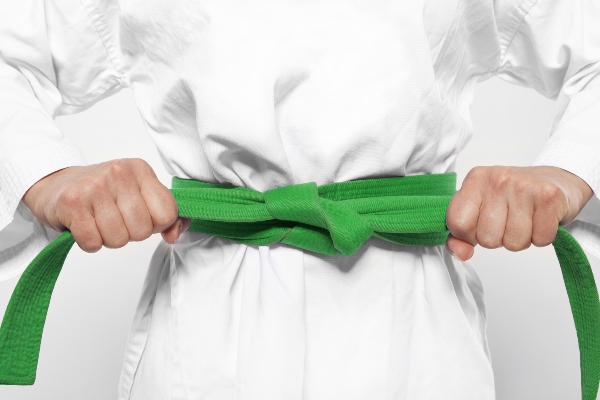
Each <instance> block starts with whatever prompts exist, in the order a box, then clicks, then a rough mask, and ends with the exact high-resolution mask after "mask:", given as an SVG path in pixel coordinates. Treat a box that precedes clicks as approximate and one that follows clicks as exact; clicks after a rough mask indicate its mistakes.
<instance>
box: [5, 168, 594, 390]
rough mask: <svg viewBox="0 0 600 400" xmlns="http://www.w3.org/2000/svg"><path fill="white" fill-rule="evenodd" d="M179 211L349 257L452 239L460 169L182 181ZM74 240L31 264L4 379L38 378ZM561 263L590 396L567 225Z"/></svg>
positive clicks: (590, 358) (579, 264)
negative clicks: (328, 178) (385, 245)
mask: <svg viewBox="0 0 600 400" xmlns="http://www.w3.org/2000/svg"><path fill="white" fill-rule="evenodd" d="M171 191H172V193H173V195H174V197H175V199H176V201H177V205H178V208H179V216H181V217H186V218H191V220H192V222H191V226H190V230H192V231H196V232H203V233H207V234H210V235H215V236H220V237H224V238H227V239H230V240H233V241H235V242H238V243H245V244H249V245H268V244H271V243H275V242H280V243H285V244H288V245H291V246H295V247H299V248H302V249H305V250H309V251H313V252H316V253H321V254H326V255H330V256H337V255H344V256H347V255H350V254H352V253H354V252H355V251H356V250H357V249H358V248H359V247H360V246H361V245H362V244H363V243H364V242H365V241H366V240H367V239H369V238H370V237H371V236H374V237H378V238H380V239H383V240H387V241H390V242H394V243H397V244H401V245H406V246H435V245H443V244H445V243H446V238H447V236H448V234H449V233H450V232H449V230H448V229H447V227H446V210H447V207H448V204H449V203H450V199H451V198H452V196H453V194H454V193H455V192H456V173H454V172H451V173H447V174H429V175H414V176H405V177H392V178H378V179H365V180H357V181H347V182H339V183H330V184H326V185H322V186H317V185H316V183H314V182H309V183H302V184H298V185H289V186H283V187H278V188H275V189H271V190H267V191H266V192H264V193H262V192H259V191H256V190H252V189H248V188H243V187H235V186H230V185H222V184H212V183H205V182H199V181H194V180H185V179H179V178H177V177H174V178H173V181H172V189H171ZM74 243H75V241H74V239H73V236H72V235H71V233H70V232H69V231H68V230H67V231H64V232H63V233H62V234H60V235H59V236H58V237H57V238H56V239H55V240H54V241H52V242H51V243H50V244H49V245H48V246H46V247H45V248H44V249H43V250H42V251H41V252H40V254H38V255H37V257H36V258H35V259H34V260H33V261H32V262H31V264H30V265H29V266H28V267H27V269H26V270H25V272H24V273H23V275H22V276H21V279H20V280H19V282H18V284H17V286H16V288H15V290H14V292H13V294H12V297H11V299H10V302H9V304H8V307H7V310H6V314H5V315H4V320H3V321H2V326H1V327H0V384H8V385H31V384H33V383H34V381H35V375H36V369H37V362H38V357H39V350H40V343H41V339H42V331H43V329H44V322H45V320H46V314H47V311H48V305H49V303H50V297H51V295H52V289H53V288H54V284H55V282H56V279H57V278H58V275H59V273H60V270H61V269H62V266H63V264H64V261H65V258H66V257H67V254H68V253H69V250H70V249H71V247H72V246H73V244H74ZM552 245H553V246H554V250H555V252H556V256H557V257H558V261H559V263H560V267H561V270H562V274H563V278H564V281H565V286H566V289H567V294H568V296H569V302H570V303H571V310H572V312H573V319H574V321H575V328H576V330H577V339H578V342H579V353H580V366H581V389H582V398H583V399H584V400H595V399H596V394H597V392H598V382H599V381H600V303H599V301H598V292H597V289H596V284H595V280H594V276H593V274H592V269H591V267H590V264H589V262H588V259H587V257H586V255H585V253H584V252H583V250H582V249H581V247H580V246H579V244H578V243H577V241H576V240H575V238H573V236H571V234H570V233H569V232H568V231H567V230H566V229H564V228H563V227H562V226H559V227H558V232H557V234H556V239H555V241H554V242H553V243H552Z"/></svg>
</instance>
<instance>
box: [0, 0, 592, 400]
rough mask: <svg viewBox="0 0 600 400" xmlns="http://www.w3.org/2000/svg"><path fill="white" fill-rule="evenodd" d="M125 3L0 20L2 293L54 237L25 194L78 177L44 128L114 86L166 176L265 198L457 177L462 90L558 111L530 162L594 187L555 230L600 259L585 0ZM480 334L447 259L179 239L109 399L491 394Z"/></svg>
mask: <svg viewBox="0 0 600 400" xmlns="http://www.w3.org/2000/svg"><path fill="white" fill-rule="evenodd" d="M121 3H122V4H120V5H118V4H117V3H116V2H115V1H109V0H80V1H78V0H54V1H50V0H48V1H44V0H38V1H36V0H20V1H12V2H9V1H5V2H3V3H2V5H1V8H0V55H1V56H0V279H2V280H6V279H9V278H12V277H15V276H17V275H19V274H20V273H21V272H22V271H23V270H24V268H25V267H26V266H27V264H28V263H29V262H30V261H31V260H32V258H33V257H34V256H35V254H37V253H38V252H39V251H40V250H41V249H42V248H43V247H44V246H45V245H46V244H47V243H48V242H49V241H50V240H52V239H53V238H54V237H56V235H57V233H56V232H53V231H51V230H49V229H47V228H45V227H44V226H43V225H42V224H41V223H40V222H39V221H37V219H36V218H35V217H34V216H32V214H31V213H30V212H29V210H28V209H27V208H26V207H25V206H24V204H23V203H22V202H21V201H20V200H21V198H22V196H23V194H24V193H25V191H26V190H27V189H28V188H29V187H30V186H31V185H32V184H33V183H35V182H36V181H37V180H39V179H40V178H42V177H43V176H45V175H47V174H49V173H51V172H53V171H56V170H58V169H61V168H64V167H68V166H73V165H86V161H85V159H84V157H83V156H82V155H81V153H80V151H79V150H78V148H77V147H76V146H75V145H74V144H73V143H72V142H70V141H69V140H68V139H67V138H65V137H64V136H63V135H62V134H61V132H60V131H59V130H58V129H57V126H56V125H55V123H54V120H53V118H54V117H56V116H57V115H61V114H67V113H74V112H78V111H81V110H84V109H86V108H88V107H90V106H92V105H93V104H95V103H96V102H98V101H100V100H101V99H103V98H105V97H107V96H109V95H111V94H113V93H115V92H117V91H119V90H120V89H121V88H131V89H133V92H134V96H135V99H136V104H137V107H138V109H139V111H140V113H141V115H142V118H143V120H144V123H145V126H146V129H147V132H148V134H149V135H150V136H151V138H152V139H153V140H154V142H155V143H156V146H157V148H158V150H159V152H160V154H161V156H162V160H163V161H164V166H165V168H166V169H167V170H168V172H169V173H170V174H172V175H176V176H178V177H181V178H193V179H198V180H202V181H208V182H224V183H230V184H233V185H238V186H244V187H249V188H252V189H256V190H259V191H265V190H268V189H271V188H274V187H277V186H282V185H290V184H295V183H302V182H309V181H314V182H316V183H317V184H318V185H322V184H325V183H330V182H340V181H348V180H354V179H366V178H376V177H387V176H403V175H417V174H429V173H446V172H450V171H453V170H454V167H455V160H456V157H457V155H458V154H459V153H460V151H461V150H462V149H463V148H464V147H465V146H466V145H467V143H468V141H469V140H470V138H471V137H472V135H473V127H472V124H471V120H470V115H469V106H470V104H471V101H472V98H473V91H474V88H475V84H476V83H477V82H479V81H482V80H485V79H488V78H490V77H492V76H499V77H501V78H502V79H505V80H507V81H509V82H512V83H515V84H519V85H525V86H529V87H531V88H533V89H535V90H537V91H538V92H540V93H541V94H543V95H544V96H547V97H549V98H556V99H557V108H556V112H555V116H554V120H553V123H552V128H551V131H550V134H551V136H550V137H549V140H548V142H547V144H546V146H545V147H544V148H543V150H542V151H541V153H540V154H539V157H538V158H537V160H536V161H535V163H534V165H554V166H557V167H560V168H563V169H566V170H568V171H570V172H572V173H574V174H576V175H578V176H579V177H581V178H582V179H583V180H585V181H586V182H587V183H588V184H589V185H590V187H591V188H592V189H593V190H594V192H595V196H594V197H593V198H592V200H591V201H590V202H589V203H588V205H587V206H586V208H585V209H584V211H583V212H582V213H581V214H580V215H579V216H578V218H577V219H576V221H574V222H573V223H572V224H570V225H568V226H567V229H569V230H570V231H571V233H573V234H574V235H575V237H576V238H577V239H578V240H579V242H580V243H581V244H582V245H583V247H584V249H585V250H587V251H588V252H590V253H592V254H594V255H596V256H600V197H599V195H598V194H599V193H600V128H599V126H600V23H598V20H600V3H599V2H598V0H495V1H493V2H492V1H475V0H423V1H401V0H389V1H382V0H368V1H367V0H362V1H361V0H344V1H331V0H312V1H308V0H304V1H301V0H219V1H208V0H193V1H192V0H169V1H167V0H145V1H134V0H129V1H122V2H121ZM107 118H110V116H109V115H107ZM81 134H82V135H84V134H85V132H82V133H81ZM90 140H99V138H92V137H90ZM457 189H458V188H457ZM485 326H486V313H485V306H484V298H483V292H482V286H481V282H480V280H479V278H478V276H477V273H476V272H475V270H474V268H473V265H472V264H471V262H470V261H467V262H460V261H459V260H457V259H456V258H453V257H451V256H450V255H449V253H448V251H447V250H446V249H445V247H444V246H432V247H409V246H400V245H396V244H393V243H389V242H386V241H383V240H380V239H377V238H371V239H369V240H368V241H367V242H366V243H365V244H364V245H363V246H362V247H361V248H360V249H359V251H357V252H356V253H355V254H354V255H352V256H349V257H344V256H338V257H330V256H323V255H319V254H315V253H312V252H308V251H304V250H301V249H298V248H294V247H290V246H287V245H281V244H273V245H271V246H248V245H245V244H239V243H235V242H232V241H229V240H226V239H223V238H219V237H214V236H210V235H206V234H202V233H196V232H186V233H185V234H184V235H183V236H182V237H181V238H180V240H179V241H178V242H177V243H176V244H174V245H168V244H166V243H165V242H161V244H160V245H159V246H158V248H157V250H156V252H155V254H154V256H153V258H152V261H151V265H150V268H149V270H148V275H147V277H146V281H145V284H144V289H143V293H142V296H141V299H140V303H139V307H138V310H137V313H136V316H135V319H134V322H133V326H132V330H131V333H130V337H129V342H128V346H127V350H126V353H125V355H124V363H123V370H122V375H121V380H120V384H119V391H118V393H119V399H120V400H126V399H131V400H138V399H143V400H159V399H160V400H164V399H202V400H217V399H236V400H282V399H285V400H300V399H304V400H322V399H344V400H354V399H356V400H364V399H375V400H377V399H394V400H414V399H418V400H427V399H436V400H439V399H450V400H454V399H460V400H487V399H493V398H494V379H493V374H492V365H491V361H490V355H489V350H488V345H487V341H486V332H485V329H486V328H485Z"/></svg>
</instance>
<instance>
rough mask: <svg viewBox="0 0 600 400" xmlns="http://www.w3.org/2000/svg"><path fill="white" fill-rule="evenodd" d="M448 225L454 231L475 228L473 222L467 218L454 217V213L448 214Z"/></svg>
mask: <svg viewBox="0 0 600 400" xmlns="http://www.w3.org/2000/svg"><path fill="white" fill-rule="evenodd" d="M446 225H447V226H448V228H449V229H450V230H451V231H452V232H454V233H466V232H468V231H470V230H471V229H472V228H473V226H472V224H471V223H469V222H468V221H467V220H466V219H465V218H459V217H454V216H452V215H448V218H447V219H446Z"/></svg>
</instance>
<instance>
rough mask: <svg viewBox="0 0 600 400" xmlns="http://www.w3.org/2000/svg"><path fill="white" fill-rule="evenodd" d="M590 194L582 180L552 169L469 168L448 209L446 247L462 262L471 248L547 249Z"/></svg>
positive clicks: (587, 186)
mask: <svg viewBox="0 0 600 400" xmlns="http://www.w3.org/2000/svg"><path fill="white" fill-rule="evenodd" d="M593 194H594V192H593V191H592V189H591V188H590V186H589V185H588V184H587V183H586V182H585V181H584V180H582V179H581V178H579V177H578V176H577V175H574V174H572V173H571V172H569V171H566V170H564V169H562V168H558V167H552V166H534V167H504V166H492V167H475V168H473V169H472V170H471V171H469V173H468V174H467V176H466V177H465V179H464V181H463V184H462V187H461V189H460V190H458V191H457V192H456V193H455V194H454V196H453V197H452V199H451V200H450V204H449V205H448V209H447V212H446V225H447V227H448V229H449V230H450V235H448V239H447V241H446V247H447V248H448V249H449V250H450V251H451V252H452V253H454V255H455V256H456V257H457V258H459V259H460V260H463V261H466V260H468V259H470V258H471V257H472V256H473V253H474V251H475V246H476V245H477V244H480V245H481V246H482V247H485V248H488V249H495V248H498V247H501V246H504V247H505V248H506V249H508V250H510V251H520V250H524V249H527V248H529V247H530V246H531V244H533V245H534V246H536V247H543V246H547V245H549V244H551V243H552V242H554V239H555V238H556V233H557V231H558V226H559V225H561V226H562V225H567V224H569V223H571V222H572V221H573V220H574V219H575V217H576V216H577V214H579V212H580V211H581V210H582V209H583V207H584V206H585V204H586V203H587V202H588V201H589V200H590V198H591V197H592V196H593Z"/></svg>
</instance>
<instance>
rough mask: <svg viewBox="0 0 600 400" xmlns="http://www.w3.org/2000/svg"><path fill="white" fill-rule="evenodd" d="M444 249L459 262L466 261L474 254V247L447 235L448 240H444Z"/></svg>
mask: <svg viewBox="0 0 600 400" xmlns="http://www.w3.org/2000/svg"><path fill="white" fill-rule="evenodd" d="M446 248H447V249H448V251H449V252H450V253H452V255H454V257H456V258H458V259H459V260H461V261H467V260H468V259H470V258H471V257H473V254H474V253H475V247H474V246H473V245H472V244H470V243H467V242H463V241H462V240H460V239H457V238H456V237H454V236H452V234H449V235H448V239H446Z"/></svg>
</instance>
